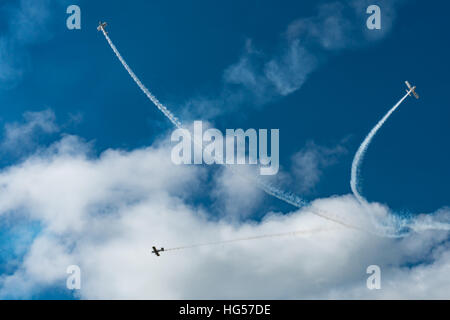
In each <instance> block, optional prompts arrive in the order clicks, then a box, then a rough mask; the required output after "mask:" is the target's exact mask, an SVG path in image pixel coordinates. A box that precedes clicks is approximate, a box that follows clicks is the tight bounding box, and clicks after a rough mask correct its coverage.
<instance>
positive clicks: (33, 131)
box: [0, 0, 450, 298]
mask: <svg viewBox="0 0 450 320" xmlns="http://www.w3.org/2000/svg"><path fill="white" fill-rule="evenodd" d="M369 2H370V3H369ZM369 2H367V1H362V0H361V1H355V2H352V1H301V2H299V1H281V2H280V1H269V0H267V1H221V2H218V1H215V2H211V1H206V0H205V1H202V0H199V1H193V2H186V1H130V2H127V3H126V4H125V3H123V2H110V1H95V2H94V1H78V2H73V3H72V2H68V1H45V0H39V1H36V2H30V1H26V0H23V1H20V2H18V1H5V2H2V5H1V6H0V16H1V19H0V20H1V21H2V22H0V50H1V51H0V71H2V73H3V74H5V76H4V77H0V105H1V106H2V113H1V117H0V121H1V122H0V125H2V126H3V127H4V130H3V138H2V139H3V143H2V146H3V147H2V160H1V162H0V165H1V166H2V170H3V171H4V172H8V170H10V168H16V167H19V168H20V166H21V165H20V164H21V163H23V162H24V161H25V163H26V161H27V159H34V158H33V157H36V154H38V157H39V156H40V155H41V154H42V153H44V154H45V150H47V148H51V146H52V145H53V146H54V144H55V143H58V141H61V139H64V137H68V136H69V135H70V136H76V137H78V138H77V139H79V142H77V144H76V146H75V147H74V148H75V149H76V151H75V153H76V154H78V152H79V150H80V148H81V149H83V148H87V149H89V151H87V152H86V158H87V159H93V161H95V159H96V158H97V157H99V156H100V155H101V154H102V153H103V152H104V151H105V150H108V149H111V150H119V149H120V150H124V151H125V152H131V153H133V152H134V151H135V150H139V149H141V148H145V147H147V146H155V148H156V146H157V145H158V144H157V143H163V144H164V142H165V143H168V137H169V136H168V134H170V133H171V132H172V130H173V128H172V125H171V123H170V122H169V121H168V120H167V119H166V118H164V117H163V115H162V114H161V113H160V112H159V111H158V110H157V109H156V108H155V107H154V106H153V105H152V104H151V103H150V102H149V101H148V100H147V99H146V97H145V96H144V95H143V94H142V93H141V92H140V91H139V89H138V88H137V86H136V85H135V83H134V82H133V81H132V80H131V79H130V77H129V76H128V74H127V73H126V71H125V70H124V69H123V68H122V66H121V65H120V63H119V61H118V60H117V58H116V57H115V56H114V54H113V52H112V51H111V49H110V48H109V46H108V45H107V43H106V41H105V39H104V37H103V36H102V35H101V33H99V32H97V31H96V26H97V23H98V21H99V20H106V21H107V22H108V27H107V30H108V31H109V34H110V36H111V38H112V40H113V41H114V42H115V44H116V45H117V47H118V49H119V50H120V51H121V53H122V55H123V56H124V58H125V59H126V60H127V62H128V63H129V64H130V66H131V67H132V68H133V70H134V71H135V72H136V74H137V75H138V76H139V77H140V79H141V80H142V81H143V82H144V83H145V85H146V86H147V87H148V88H149V89H150V91H151V92H152V93H154V94H155V95H156V96H157V97H158V99H159V100H160V101H161V102H162V103H163V104H165V105H166V106H167V107H168V108H169V109H170V110H172V111H173V112H174V113H175V114H176V115H177V116H179V117H180V118H181V119H182V120H185V122H189V121H192V120H202V119H204V120H208V121H210V122H211V124H212V125H213V126H214V127H216V128H218V129H220V130H222V131H225V129H227V128H243V129H247V128H279V129H280V162H281V166H282V169H281V174H280V175H279V177H276V178H275V180H276V181H277V182H278V183H282V184H284V187H285V188H286V189H290V190H293V191H295V192H297V193H299V194H300V195H301V196H302V197H304V198H305V199H307V200H309V201H313V200H315V199H321V198H328V197H331V196H339V197H340V196H344V195H347V194H349V193H350V186H349V179H350V166H351V162H352V159H353V156H354V153H355V152H356V150H357V148H358V146H359V144H360V143H361V141H362V140H363V139H364V137H365V136H366V135H367V133H368V132H369V130H370V129H371V128H372V127H373V126H374V125H375V123H376V122H377V121H378V120H379V119H380V118H381V117H382V116H383V115H384V114H385V113H386V112H387V111H388V110H389V108H391V107H392V106H393V105H394V104H395V103H396V102H397V101H398V100H399V99H400V98H401V97H402V96H403V94H404V89H405V86H404V81H405V80H409V81H410V82H411V83H413V84H415V85H417V87H418V88H417V91H418V93H419V94H420V96H421V99H420V100H417V101H416V100H414V99H412V98H408V99H407V100H406V102H405V103H404V104H403V105H401V107H400V109H399V110H398V112H396V113H394V114H393V116H392V117H391V118H390V119H389V120H388V122H387V123H386V125H385V126H384V127H383V128H382V130H381V131H380V133H379V134H378V135H377V136H376V137H375V140H374V141H373V143H372V144H371V146H370V148H369V151H368V153H367V155H366V158H365V161H364V164H363V167H362V172H361V176H362V187H363V194H364V195H365V197H367V199H368V200H369V201H373V202H376V203H381V204H383V205H386V206H387V207H389V208H390V210H392V213H393V214H400V215H401V214H406V213H408V214H412V215H416V214H419V213H433V212H436V211H438V210H439V209H441V208H444V207H446V206H448V204H449V193H448V190H449V187H450V186H449V181H450V170H449V169H448V164H449V163H450V150H449V148H448V147H447V146H448V142H447V139H448V136H449V125H448V123H449V119H450V109H449V108H448V107H449V105H450V96H449V95H448V94H447V91H448V90H447V88H448V87H449V86H450V80H449V78H448V74H449V71H450V63H449V62H448V57H449V56H450V44H449V41H448V31H447V23H446V19H447V17H446V12H447V11H448V9H450V5H449V4H445V3H444V2H439V10H437V9H436V4H434V3H433V2H429V3H427V4H426V5H424V4H423V3H420V2H419V1H412V0H410V1H375V0H374V1H369ZM351 3H354V4H355V6H352V5H351ZM69 4H77V5H79V6H80V8H81V17H82V18H81V19H82V20H81V25H82V28H81V30H68V29H67V28H66V18H67V16H68V15H67V14H66V13H65V11H66V10H65V9H66V7H67V6H68V5H69ZM356 4H359V5H361V7H360V8H363V9H362V10H361V9H359V10H358V9H355V8H359V7H358V6H357V5H356ZM368 4H379V5H380V7H381V12H382V30H381V31H378V30H373V31H369V30H367V28H366V26H365V20H366V18H367V17H368V15H367V14H366V13H365V8H366V7H367V5H368ZM28 7H32V8H34V9H30V10H31V11H27V8H28ZM18 12H19V14H18ZM24 12H25V13H24ZM20 13H22V15H21V14H20ZM27 14H28V16H27ZM24 16H25V18H24V19H25V21H34V22H33V23H35V25H33V23H31V22H30V24H31V25H32V26H37V27H34V28H31V29H32V30H33V31H30V30H31V29H30V26H28V25H25V26H24V27H23V28H19V27H18V24H20V23H21V21H22V20H21V19H19V18H20V17H24ZM336 16H337V18H336V19H337V22H336V25H335V24H333V23H331V24H329V25H327V24H326V23H327V21H328V22H330V21H329V20H327V19H329V18H330V17H336ZM27 19H28V20H27ZM305 19H306V20H305ZM308 19H309V20H308ZM305 21H306V22H305ZM333 21H334V20H332V21H331V22H333ZM343 22H345V23H344V24H342V23H343ZM22 23H23V21H22ZM299 24H301V25H306V26H307V30H306V31H305V30H303V31H302V30H301V29H299V30H296V26H297V27H298V25H299ZM27 26H28V28H27ZM315 27H317V28H318V31H317V34H313V32H312V31H311V30H313V29H314V28H315ZM333 28H342V29H339V30H341V31H342V34H340V33H339V32H338V33H334V31H336V29H333ZM327 39H328V40H329V41H330V43H329V45H328V46H327V45H325V44H324V42H321V41H326V40H327ZM296 41H297V42H296ZM295 43H297V44H295ZM1 45H3V46H4V47H3V48H2V46H1ZM295 46H298V47H295ZM295 48H301V49H302V50H305V52H306V54H305V55H306V58H304V57H303V58H304V60H302V59H303V58H302V57H301V56H298V55H295V54H294V55H291V56H290V55H289V54H290V53H292V50H294V49H295ZM295 59H300V60H298V61H299V62H298V61H297V60H295ZM305 61H306V62H305ZM270 62H274V63H276V64H277V65H278V67H280V68H285V69H284V71H283V70H282V71H283V72H284V73H283V72H282V73H283V74H282V76H285V77H286V78H285V79H283V81H287V83H290V84H291V85H292V87H291V90H289V91H288V92H286V91H283V90H282V89H280V88H278V87H276V86H274V84H273V83H270V82H268V80H267V74H264V70H267V69H264V68H267V65H268V64H270ZM298 64H299V65H298ZM11 70H12V71H11ZM297 71H298V72H297ZM7 72H9V73H7ZM244 72H251V73H252V74H251V75H252V76H253V77H255V78H253V80H252V81H248V79H247V78H245V75H246V74H245V73H244ZM300 74H301V75H303V77H304V79H299V78H298V76H299V75H300ZM247 75H248V74H247ZM265 77H266V78H265ZM246 79H247V80H246ZM254 79H256V80H254ZM268 83H269V84H268ZM285 84H286V82H285ZM27 115H28V116H27ZM30 119H31V120H30ZM30 123H31V124H30ZM8 128H9V131H8ZM14 128H19V129H18V131H17V132H19V131H20V132H22V133H23V132H25V133H27V132H28V133H27V136H25V135H24V136H21V137H19V138H17V139H16V140H14V139H13V138H14V137H13V136H11V135H12V133H11V132H15V131H14V130H13V129H14ZM27 128H28V129H27ZM27 130H28V131H27ZM8 132H10V135H8ZM80 145H83V146H82V147H80ZM83 150H84V149H83ZM74 157H75V158H76V156H74ZM308 159H309V160H310V162H308ZM305 161H306V162H305ZM191 169H192V170H197V168H191ZM202 169H205V168H202ZM187 170H189V169H187ZM216 171H217V170H216ZM216 171H215V169H214V168H207V170H206V173H205V172H203V173H201V174H199V176H201V177H202V178H201V179H203V180H201V181H202V183H204V184H205V185H207V186H211V185H214V183H215V182H214V181H215V180H214V179H215V178H214V177H215V175H217V172H216ZM191 174H193V173H188V174H187V175H188V176H189V175H191ZM205 176H206V178H205ZM4 183H7V182H4ZM65 183H67V184H68V185H70V184H71V183H72V181H70V180H65ZM170 190H171V189H170ZM219 190H221V189H220V188H219ZM217 192H219V191H216V193H214V192H211V193H206V195H205V193H202V192H200V194H191V195H190V197H186V198H185V199H184V202H185V203H186V204H187V205H189V206H192V207H196V208H201V210H204V211H205V212H207V213H209V214H211V215H213V217H211V218H212V219H216V218H217V217H223V216H226V215H227V214H228V213H229V211H236V210H238V211H239V210H241V209H242V208H244V209H248V211H249V213H250V214H249V215H247V216H245V217H243V218H242V217H241V218H240V219H242V221H255V222H259V221H261V219H262V218H263V217H264V216H265V215H266V213H267V212H269V211H271V210H273V211H276V212H278V211H281V212H282V213H289V212H290V211H291V210H293V208H292V207H291V206H289V205H287V204H284V203H283V202H281V201H279V200H277V199H273V198H271V197H269V196H261V195H258V196H255V197H256V198H258V199H259V200H258V201H257V202H256V204H253V203H252V204H251V205H250V204H244V205H243V207H242V208H235V209H233V210H232V209H230V208H229V207H227V206H226V205H224V206H223V207H220V206H219V207H220V208H219V209H217V201H218V200H217ZM211 194H212V195H211ZM229 194H232V192H231V193H229ZM250 195H253V194H252V193H250ZM180 197H181V196H180ZM50 198H51V197H50ZM107 204H108V203H106V206H107ZM39 205H40V204H39ZM39 205H37V207H36V208H40V207H39ZM18 207H19V208H18V209H17V210H19V211H20V207H21V206H18ZM25 207H26V206H25ZM119 207H120V206H119ZM2 210H3V209H2ZM5 210H6V209H5ZM8 210H9V209H8ZM8 210H7V212H8V213H7V215H8V217H7V219H11V220H12V221H13V222H11V221H10V220H8V221H9V222H8V223H6V222H4V223H2V225H1V226H0V228H1V230H2V233H1V234H0V235H1V236H0V239H1V242H2V243H4V244H5V246H4V248H6V249H2V252H6V253H5V254H3V253H2V255H1V257H0V271H3V272H4V273H5V274H14V272H15V271H17V270H22V269H21V268H23V267H20V260H21V259H25V258H26V257H27V255H30V252H31V251H29V250H28V249H27V246H31V245H32V243H33V241H35V239H36V238H37V237H38V234H39V233H40V232H44V233H46V234H47V233H48V232H54V229H52V228H49V229H48V230H47V229H46V228H47V227H46V222H45V221H44V222H42V221H41V220H42V219H41V218H40V216H39V214H31V215H30V216H29V217H28V219H25V218H23V217H21V218H20V219H22V220H20V219H19V218H15V217H14V214H13V213H11V212H10V211H8ZM36 210H37V211H38V210H39V209H36ZM42 210H44V209H42ZM199 210H200V209H199ZM24 211H27V209H24ZM3 216H4V217H6V214H4V215H3ZM5 219H6V218H5ZM15 219H18V220H17V223H15V222H14V221H16V220H15ZM23 219H25V220H23ZM44 220H45V219H44ZM5 221H6V220H5ZM10 223H12V224H13V225H15V224H17V226H15V227H14V228H13V229H11V230H15V228H17V230H19V231H17V232H18V233H19V234H23V237H22V238H23V239H22V238H21V239H20V240H14V237H10V236H9V233H11V232H12V231H11V230H10V227H9V224H10ZM250 223H251V222H250ZM41 224H42V225H43V226H42V225H41ZM27 226H28V227H27ZM21 230H25V231H21ZM49 230H51V231H49ZM6 238H7V239H10V240H5V239H6ZM2 246H3V245H2ZM17 248H19V249H17ZM11 255H12V256H14V258H15V259H19V262H17V263H16V264H13V266H11V265H9V264H7V261H10V260H12V258H11ZM417 259H419V260H420V257H418V258H417ZM409 262H410V261H409ZM14 268H16V269H14ZM49 283H50V284H46V285H45V286H44V285H43V286H40V285H38V286H37V287H38V289H30V290H31V293H30V292H27V293H26V294H25V293H24V294H23V296H21V295H20V294H18V296H19V297H29V296H30V295H31V297H35V298H46V297H59V298H65V297H67V296H72V294H71V293H67V292H66V291H65V290H64V289H61V287H60V284H59V285H58V284H55V283H54V282H49ZM24 287H25V286H24ZM33 288H34V287H33ZM54 288H57V289H54ZM53 290H57V291H53ZM10 296H14V295H7V297H10ZM87 296H88V295H87ZM100 296H101V294H100ZM167 296H169V297H172V296H171V295H170V294H167ZM186 296H188V297H189V295H186ZM195 296H196V295H194V297H195ZM199 296H200V297H201V294H199ZM249 296H251V293H249Z"/></svg>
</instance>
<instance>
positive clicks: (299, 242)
mask: <svg viewBox="0 0 450 320" xmlns="http://www.w3.org/2000/svg"><path fill="white" fill-rule="evenodd" d="M58 145H59V146H53V147H51V148H50V149H49V150H48V152H47V153H40V154H38V155H35V156H33V157H30V158H29V159H28V160H26V161H25V162H23V163H22V164H20V165H16V166H12V167H10V168H7V169H6V170H3V172H2V173H1V174H0V186H1V189H2V192H1V193H0V213H1V214H2V215H5V214H11V212H14V215H19V216H26V217H29V218H30V219H32V220H33V221H39V222H40V224H41V225H42V228H43V229H42V231H41V233H40V234H39V235H38V236H37V238H36V239H35V240H34V241H33V243H32V245H31V246H30V248H29V250H28V251H27V254H26V255H25V257H24V259H23V262H22V263H21V265H20V266H19V268H18V269H17V270H16V272H14V273H13V274H10V275H6V274H4V275H2V276H0V296H2V297H22V298H23V297H30V296H33V295H34V294H37V293H38V292H39V290H41V289H43V288H46V287H47V286H55V285H59V286H64V285H65V281H66V277H67V274H66V273H65V272H66V268H67V266H68V265H72V264H76V265H79V266H80V267H81V271H82V287H81V291H80V292H79V295H80V297H81V298H88V299H95V298H154V299H163V298H169V299H174V298H248V299H251V298H254V299H257V298H274V299H278V298H287V299H293V298H369V297H371V298H372V297H373V298H431V297H434V298H449V296H448V292H450V280H448V276H447V274H448V271H449V270H448V269H449V255H450V253H449V248H448V242H447V239H448V233H447V232H442V231H424V232H421V233H412V234H410V235H409V236H407V237H405V238H402V239H392V238H382V237H378V236H373V235H371V234H370V233H365V232H361V231H356V230H353V229H348V228H345V227H342V226H340V225H337V224H334V223H333V222H330V221H327V220H323V219H322V218H320V217H317V216H315V215H313V214H311V213H310V212H309V209H308V208H305V209H302V210H298V211H295V212H292V213H289V214H281V213H277V212H263V213H265V214H264V218H263V219H262V221H260V222H256V221H251V222H239V220H236V219H233V220H228V219H226V218H224V219H219V220H217V218H213V217H211V215H209V212H208V209H207V208H203V206H202V205H201V204H198V206H197V205H192V204H190V201H189V199H190V198H191V197H192V196H195V195H198V194H199V193H202V192H204V191H205V190H204V188H203V187H202V185H203V183H204V181H203V177H204V175H203V172H204V169H202V168H200V167H195V166H175V165H172V164H171V162H170V160H168V159H170V150H168V148H167V147H165V146H163V145H161V146H159V147H149V148H145V149H140V150H134V151H132V152H124V151H119V150H108V151H105V152H104V153H103V154H102V155H101V156H100V157H98V158H97V157H93V158H89V157H88V156H87V155H86V150H87V148H88V146H83V143H82V142H81V141H80V140H79V139H77V138H76V137H71V136H67V137H65V138H64V139H63V140H62V141H60V142H59V143H58ZM67 150H69V151H70V152H66V151H67ZM222 180H224V182H223V184H224V185H223V186H222V187H220V183H221V181H222ZM216 183H217V184H218V186H217V188H218V189H217V190H216V192H217V194H220V192H221V190H225V191H224V195H225V196H226V192H227V191H226V190H227V189H228V190H233V189H234V188H236V190H244V191H243V192H242V195H241V198H240V197H239V195H238V197H237V200H236V207H237V208H239V207H241V206H242V205H243V203H244V206H245V201H244V202H242V199H243V198H245V197H246V196H248V197H253V196H254V194H253V192H252V191H251V190H250V186H245V187H244V188H243V187H242V186H240V182H238V180H236V181H235V179H234V178H232V177H228V176H226V173H225V172H223V173H222V175H221V176H219V178H218V179H217V180H216ZM240 188H243V189H240ZM233 196H235V194H232V193H230V194H229V200H228V202H227V205H228V206H232V197H233ZM250 204H251V203H250ZM251 205H253V204H251ZM312 205H313V207H315V208H316V209H320V210H322V211H326V212H329V213H331V214H333V215H334V216H338V217H341V218H345V219H346V220H347V221H352V223H354V224H358V225H364V227H368V226H369V222H368V220H369V219H367V217H368V215H369V214H370V213H371V212H373V213H375V212H377V215H381V216H382V215H385V216H390V215H391V214H392V213H391V212H390V211H389V209H388V208H387V207H385V206H381V205H379V204H371V205H370V206H369V207H368V208H362V207H360V205H359V204H358V203H357V202H356V201H355V200H354V198H353V197H352V196H339V197H333V198H328V199H320V200H316V201H314V202H313V204H312ZM426 217H430V216H429V215H427V216H426ZM436 217H439V218H440V219H441V220H442V221H444V220H447V221H448V219H449V217H450V211H448V210H447V209H442V210H441V211H440V212H439V213H437V214H436ZM424 219H425V220H426V218H425V217H424ZM418 221H419V222H418V223H421V222H420V221H421V220H418ZM295 230H305V231H308V230H309V231H310V232H309V233H308V232H306V233H304V234H299V235H297V236H286V237H270V238H269V237H268V238H263V239H259V240H248V241H241V242H235V243H230V244H226V245H214V246H213V245H212V246H204V247H197V248H192V249H185V250H178V251H167V252H165V253H164V254H163V255H162V256H161V257H159V258H157V257H155V256H153V255H151V254H150V247H151V246H152V245H157V246H164V247H166V248H172V247H178V246H185V245H190V244H197V243H205V242H214V241H217V240H228V239H237V238H245V237H251V236H260V235H268V234H276V233H282V232H289V231H295ZM371 264H377V265H379V266H380V267H381V270H382V289H381V290H375V291H370V290H368V289H367V288H366V279H367V277H368V275H367V274H366V273H365V272H366V268H367V266H369V265H371Z"/></svg>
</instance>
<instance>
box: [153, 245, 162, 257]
mask: <svg viewBox="0 0 450 320" xmlns="http://www.w3.org/2000/svg"><path fill="white" fill-rule="evenodd" d="M152 248H153V251H152V253H154V254H156V256H158V257H159V253H160V252H163V251H164V248H161V249H159V250H158V249H156V247H152Z"/></svg>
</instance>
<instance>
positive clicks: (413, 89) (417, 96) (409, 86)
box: [405, 81, 419, 99]
mask: <svg viewBox="0 0 450 320" xmlns="http://www.w3.org/2000/svg"><path fill="white" fill-rule="evenodd" d="M405 83H406V85H407V86H408V89H409V90H408V89H406V92H408V93H409V95H411V92H412V93H413V95H414V97H415V98H416V99H419V95H418V94H417V93H416V91H415V90H416V86H414V87H411V85H410V84H409V82H408V81H405Z"/></svg>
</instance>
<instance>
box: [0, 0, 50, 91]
mask: <svg viewBox="0 0 450 320" xmlns="http://www.w3.org/2000/svg"><path fill="white" fill-rule="evenodd" d="M58 3H59V2H58V1H57V2H56V4H58ZM54 4H55V3H53V4H52V3H51V1H50V0H39V1H35V0H20V1H18V2H17V3H15V4H14V5H11V4H10V3H4V4H2V9H4V10H3V12H4V14H3V16H2V17H1V18H2V19H4V20H5V21H6V23H5V29H3V30H1V33H0V88H3V89H7V88H11V87H13V86H14V85H16V84H17V82H18V81H19V80H20V79H21V78H22V76H23V74H24V72H25V70H26V63H25V61H26V57H27V49H28V47H29V46H30V45H33V44H35V43H37V42H41V41H46V40H48V39H49V38H50V37H51V33H50V30H49V24H50V22H51V12H50V11H51V6H52V5H54Z"/></svg>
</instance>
